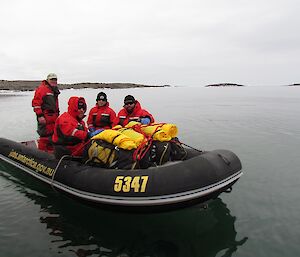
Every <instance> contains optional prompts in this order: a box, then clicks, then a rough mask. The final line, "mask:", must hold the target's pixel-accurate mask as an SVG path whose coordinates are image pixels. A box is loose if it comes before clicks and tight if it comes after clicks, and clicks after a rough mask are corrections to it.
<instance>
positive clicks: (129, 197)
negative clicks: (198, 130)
mask: <svg viewBox="0 0 300 257" xmlns="http://www.w3.org/2000/svg"><path fill="white" fill-rule="evenodd" d="M186 151H187V157H186V160H184V161H174V162H167V163H166V164H164V165H161V166H157V167H151V168H148V169H134V170H122V169H105V168H99V167H93V166H89V165H86V164H83V163H82V162H80V160H78V159H76V158H72V157H68V156H66V157H63V158H61V159H60V160H58V159H55V157H54V156H53V155H51V154H49V153H46V152H43V151H40V150H38V149H37V148H36V147H31V146H29V145H28V144H27V145H25V144H23V143H18V142H15V141H12V140H8V139H4V138H0V159H1V161H2V162H5V163H6V164H9V165H8V166H10V165H12V166H15V167H17V168H18V169H17V170H22V171H24V172H26V173H28V174H29V175H31V176H33V177H35V178H37V179H38V180H40V181H42V182H45V183H46V184H48V185H49V186H51V187H52V188H53V189H55V190H57V191H60V192H62V193H65V194H67V195H69V196H71V197H73V198H76V199H77V200H81V201H84V202H85V203H88V204H93V205H100V206H103V207H105V206H106V207H114V208H118V209H125V210H128V211H130V210H133V211H135V210H137V211H138V210H145V209H146V210H150V209H153V210H158V211H160V210H166V209H171V208H179V207H184V206H189V205H192V204H197V203H203V202H205V201H207V200H210V199H213V198H216V197H217V196H219V195H220V194H221V193H222V192H230V191H231V189H232V185H233V184H234V183H235V182H236V181H237V180H238V179H239V178H240V177H241V176H242V171H241V168H242V166H241V162H240V160H239V158H238V157H237V156H236V155H235V154H234V153H233V152H231V151H229V150H213V151H207V152H201V151H197V150H196V149H189V148H186ZM14 170H16V169H14ZM16 175H17V174H16Z"/></svg>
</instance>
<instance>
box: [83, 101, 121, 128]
mask: <svg viewBox="0 0 300 257" xmlns="http://www.w3.org/2000/svg"><path fill="white" fill-rule="evenodd" d="M87 124H88V128H89V129H90V128H94V129H95V130H96V129H100V128H104V129H109V128H112V127H113V126H115V125H117V124H116V113H115V111H114V110H113V109H112V108H110V107H109V102H107V103H106V105H104V106H99V105H98V104H96V106H95V107H93V108H92V109H91V110H90V112H89V117H88V120H87Z"/></svg>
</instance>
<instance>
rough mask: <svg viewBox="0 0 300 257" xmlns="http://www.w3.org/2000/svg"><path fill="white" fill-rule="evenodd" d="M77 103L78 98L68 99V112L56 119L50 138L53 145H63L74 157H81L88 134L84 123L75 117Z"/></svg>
mask: <svg viewBox="0 0 300 257" xmlns="http://www.w3.org/2000/svg"><path fill="white" fill-rule="evenodd" d="M82 99H83V98H82ZM78 101H79V97H71V98H70V99H69V102H68V104H69V107H68V112H65V113H63V114H62V115H60V116H59V117H58V118H57V120H56V122H55V128H54V134H53V136H52V141H53V143H54V144H57V145H64V146H65V147H66V148H67V149H68V150H70V152H71V154H72V155H74V156H81V155H82V152H83V146H84V144H85V140H86V139H87V133H88V130H87V127H86V125H85V122H84V121H83V120H79V119H78V117H77V115H78Z"/></svg>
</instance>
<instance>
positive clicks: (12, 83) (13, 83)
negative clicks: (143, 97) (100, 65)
mask: <svg viewBox="0 0 300 257" xmlns="http://www.w3.org/2000/svg"><path fill="white" fill-rule="evenodd" d="M40 83H41V81H38V80H0V90H13V91H32V90H35V88H36V87H37V86H38V85H39V84H40ZM58 86H59V88H60V89H70V88H74V89H81V88H112V89H119V88H136V87H140V88H142V87H167V86H168V85H162V86H153V85H152V86H151V85H143V84H134V83H93V82H82V83H75V84H58Z"/></svg>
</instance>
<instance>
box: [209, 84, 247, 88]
mask: <svg viewBox="0 0 300 257" xmlns="http://www.w3.org/2000/svg"><path fill="white" fill-rule="evenodd" d="M205 87H244V85H240V84H235V83H218V84H210V85H206V86H205Z"/></svg>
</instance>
